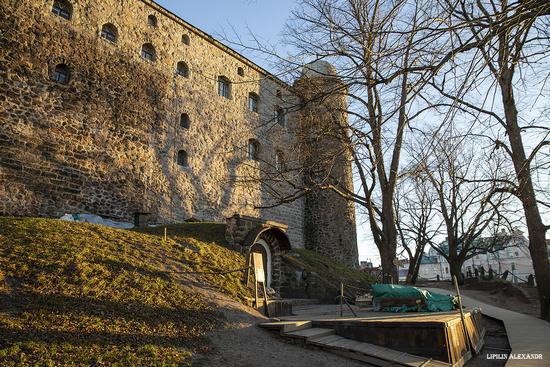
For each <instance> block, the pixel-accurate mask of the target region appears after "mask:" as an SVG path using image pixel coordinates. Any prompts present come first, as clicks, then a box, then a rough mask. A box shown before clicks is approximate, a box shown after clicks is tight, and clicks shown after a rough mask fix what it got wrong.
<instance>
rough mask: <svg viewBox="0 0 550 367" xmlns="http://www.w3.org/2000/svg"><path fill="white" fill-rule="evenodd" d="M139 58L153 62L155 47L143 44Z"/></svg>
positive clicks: (155, 54)
mask: <svg viewBox="0 0 550 367" xmlns="http://www.w3.org/2000/svg"><path fill="white" fill-rule="evenodd" d="M141 57H143V58H144V59H145V60H149V61H151V62H152V61H155V60H156V58H157V52H156V51H155V47H153V45H152V44H150V43H144V44H143V46H141Z"/></svg>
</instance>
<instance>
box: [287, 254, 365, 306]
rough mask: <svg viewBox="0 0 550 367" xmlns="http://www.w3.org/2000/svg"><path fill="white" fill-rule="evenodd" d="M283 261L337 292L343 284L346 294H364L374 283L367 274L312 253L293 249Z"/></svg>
mask: <svg viewBox="0 0 550 367" xmlns="http://www.w3.org/2000/svg"><path fill="white" fill-rule="evenodd" d="M283 259H284V261H285V262H287V263H289V264H290V265H291V266H295V267H299V268H302V269H306V270H307V271H308V272H310V273H315V274H316V275H317V276H318V277H319V278H321V280H322V281H323V282H324V283H326V285H329V288H334V289H336V290H338V289H339V286H340V282H343V283H344V288H345V292H346V294H350V295H351V294H356V293H361V292H364V291H366V290H367V289H368V288H369V287H370V285H371V284H373V283H374V279H373V278H372V277H371V276H370V275H368V274H367V273H364V272H362V271H359V270H356V269H351V268H349V267H347V266H346V265H344V264H342V263H341V262H339V261H337V260H334V259H332V258H330V257H327V256H323V255H320V254H318V253H316V252H314V251H310V250H306V249H293V250H292V251H291V252H289V253H288V254H286V255H284V257H283Z"/></svg>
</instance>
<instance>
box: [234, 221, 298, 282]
mask: <svg viewBox="0 0 550 367" xmlns="http://www.w3.org/2000/svg"><path fill="white" fill-rule="evenodd" d="M243 245H244V246H243V247H244V249H245V256H246V261H247V266H252V262H251V261H252V253H253V252H258V253H261V254H262V258H263V263H264V271H265V279H266V286H267V287H269V288H273V289H274V290H275V292H279V291H280V288H281V253H282V252H284V251H287V250H290V241H289V239H288V237H287V236H286V234H285V233H284V231H282V230H281V229H280V228H278V227H274V226H269V225H261V226H257V227H256V228H254V229H252V230H250V231H248V233H247V235H246V238H245V239H244V241H243ZM251 271H252V269H251V268H249V269H248V270H247V271H246V272H245V274H244V280H245V282H247V284H248V281H249V274H250V272H251Z"/></svg>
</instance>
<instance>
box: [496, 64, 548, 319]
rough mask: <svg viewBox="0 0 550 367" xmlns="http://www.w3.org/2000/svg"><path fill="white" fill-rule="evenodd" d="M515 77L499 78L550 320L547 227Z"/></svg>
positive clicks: (542, 302) (531, 248)
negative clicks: (522, 125)
mask: <svg viewBox="0 0 550 367" xmlns="http://www.w3.org/2000/svg"><path fill="white" fill-rule="evenodd" d="M512 77H513V75H512V73H511V72H510V70H506V71H505V72H503V73H502V77H501V78H500V80H499V84H500V90H501V93H502V102H503V107H504V114H505V117H506V132H507V134H508V139H509V141H510V148H511V151H512V161H513V164H514V170H515V173H516V178H517V183H518V189H517V193H516V196H517V197H518V198H519V200H520V201H521V203H522V206H523V210H524V213H525V222H526V224H527V231H528V235H529V252H530V255H531V260H532V262H533V268H534V269H535V278H536V281H537V290H538V294H539V300H540V316H541V317H542V318H543V319H545V320H548V321H550V262H549V261H548V251H547V249H546V228H545V226H544V223H543V222H542V218H541V215H540V212H539V209H538V206H537V200H536V197H535V190H534V188H533V181H532V179H531V167H530V166H531V165H530V162H529V160H528V159H527V157H526V156H525V149H524V147H523V141H522V137H521V130H520V128H519V125H518V111H517V109H516V103H515V100H514V92H513V88H512Z"/></svg>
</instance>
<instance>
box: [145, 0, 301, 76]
mask: <svg viewBox="0 0 550 367" xmlns="http://www.w3.org/2000/svg"><path fill="white" fill-rule="evenodd" d="M155 1H156V2H157V3H158V4H160V5H162V6H163V7H165V8H167V9H168V10H170V11H172V12H173V13H175V14H177V15H178V16H180V17H181V18H183V19H184V20H186V21H187V22H189V23H191V24H192V25H194V26H195V27H197V28H199V29H201V30H202V31H204V32H206V33H209V34H210V35H211V36H214V37H215V38H217V39H218V40H221V39H220V38H221V37H220V36H221V35H222V34H224V33H226V34H227V35H228V36H229V38H230V39H234V37H232V35H233V29H235V31H236V32H237V33H238V34H239V35H240V36H241V37H242V39H243V41H247V40H248V39H249V37H247V36H248V35H249V30H250V31H252V32H253V33H254V34H255V35H256V36H257V37H259V38H261V39H264V40H267V41H268V42H269V43H271V44H277V43H278V41H279V39H280V34H281V32H282V30H283V29H284V25H285V22H286V20H287V19H288V18H289V16H290V12H291V9H292V8H293V6H294V5H295V1H294V0H202V1H185V0H184V1H181V0H180V1H176V0H155ZM229 46H231V47H233V46H232V45H229ZM237 51H239V52H241V50H238V49H237ZM243 53H244V54H245V56H247V57H249V58H250V59H251V60H252V61H254V62H256V63H257V64H259V65H260V66H262V67H265V66H266V65H262V60H259V59H256V60H255V59H254V57H253V56H252V55H250V54H247V53H246V51H245V52H243Z"/></svg>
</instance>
